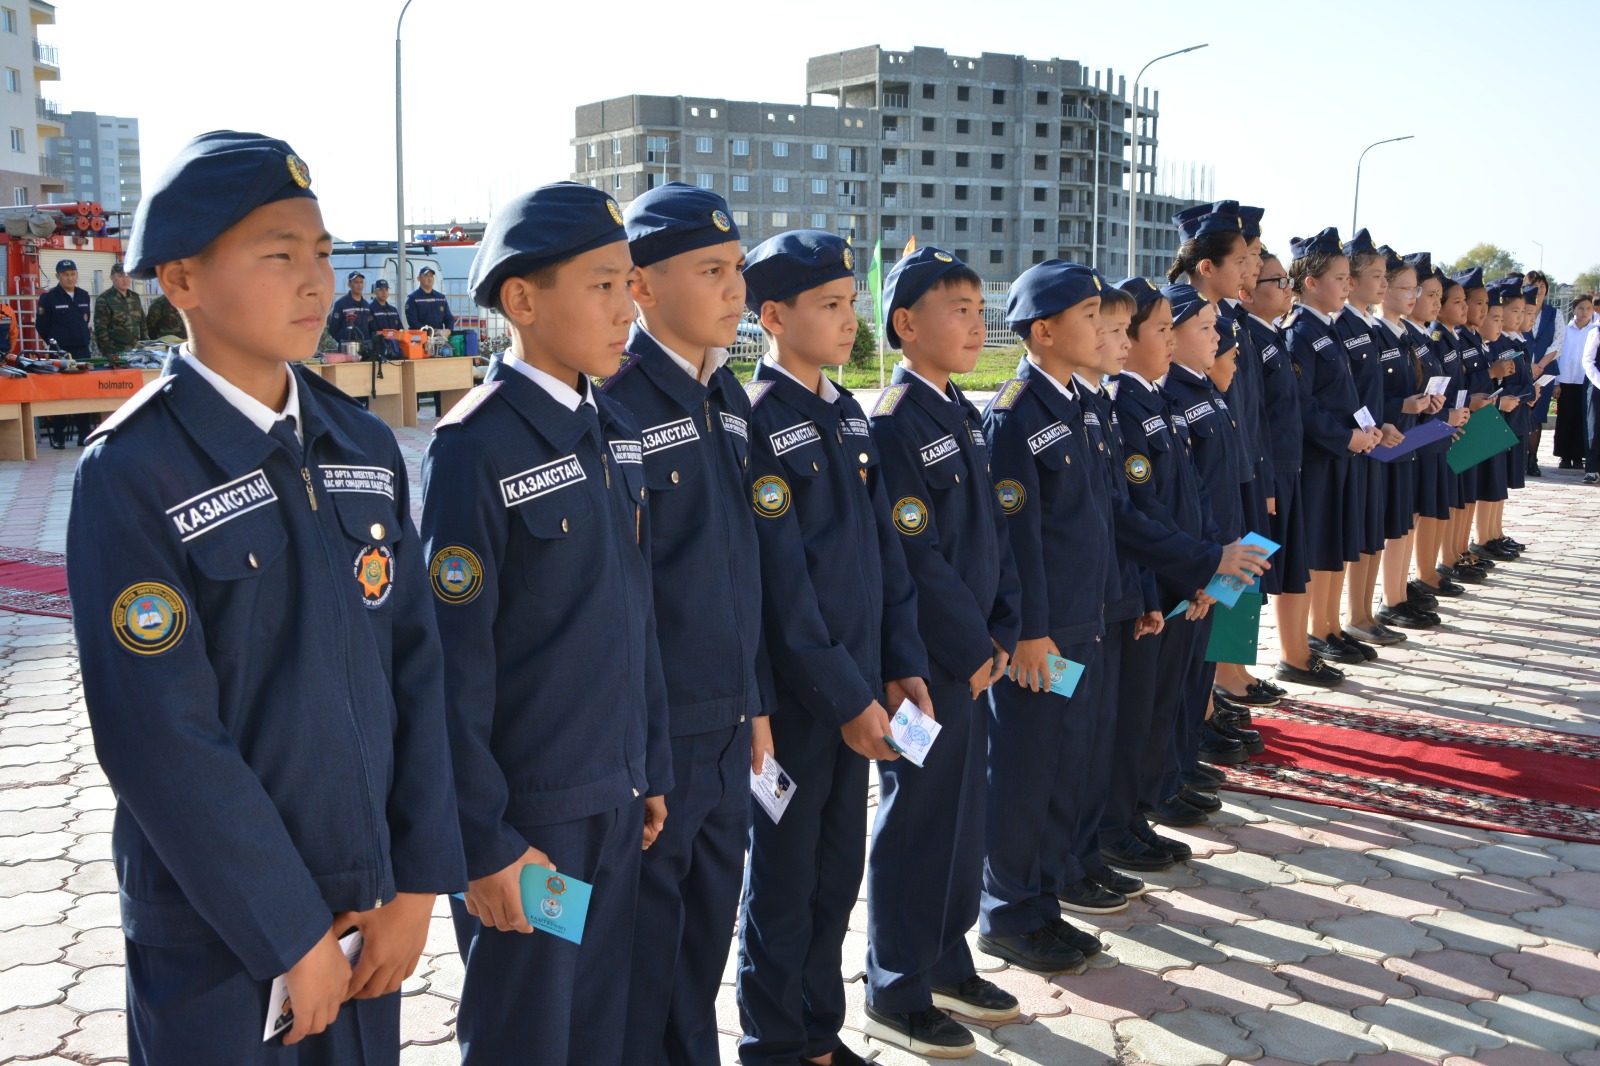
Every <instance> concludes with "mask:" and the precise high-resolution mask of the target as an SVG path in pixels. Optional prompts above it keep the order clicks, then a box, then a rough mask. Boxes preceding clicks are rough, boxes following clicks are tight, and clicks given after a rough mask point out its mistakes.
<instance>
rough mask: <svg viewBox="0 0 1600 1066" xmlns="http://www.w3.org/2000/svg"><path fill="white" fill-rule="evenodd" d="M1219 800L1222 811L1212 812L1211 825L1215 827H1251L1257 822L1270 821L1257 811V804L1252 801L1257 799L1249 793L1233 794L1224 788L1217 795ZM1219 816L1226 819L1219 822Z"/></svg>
mask: <svg viewBox="0 0 1600 1066" xmlns="http://www.w3.org/2000/svg"><path fill="white" fill-rule="evenodd" d="M1217 798H1218V799H1219V800H1221V801H1222V809H1221V810H1220V811H1212V812H1211V824H1213V825H1217V826H1222V825H1250V824H1252V823H1255V822H1265V821H1270V819H1269V818H1268V817H1267V816H1266V815H1265V814H1262V813H1261V812H1260V811H1258V810H1256V807H1255V804H1254V803H1252V802H1251V800H1253V799H1256V798H1257V797H1255V796H1252V795H1251V794H1250V793H1248V792H1233V791H1230V790H1228V789H1226V788H1224V789H1223V790H1222V791H1221V792H1218V793H1217ZM1218 815H1224V816H1226V817H1225V818H1224V819H1222V820H1218Z"/></svg>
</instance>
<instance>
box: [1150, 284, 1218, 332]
mask: <svg viewBox="0 0 1600 1066" xmlns="http://www.w3.org/2000/svg"><path fill="white" fill-rule="evenodd" d="M1161 295H1163V296H1165V297H1166V298H1167V302H1168V303H1170V304H1171V305H1172V325H1173V328H1174V329H1176V328H1177V327H1178V326H1181V325H1183V324H1184V323H1185V322H1187V321H1189V319H1191V318H1193V317H1194V316H1195V315H1198V314H1199V313H1200V309H1201V308H1202V307H1205V306H1206V305H1207V304H1209V303H1210V302H1211V301H1210V300H1208V299H1207V298H1206V297H1205V296H1204V295H1202V294H1201V292H1200V290H1199V289H1197V288H1195V287H1194V286H1193V285H1167V286H1165V287H1163V288H1162V290H1161Z"/></svg>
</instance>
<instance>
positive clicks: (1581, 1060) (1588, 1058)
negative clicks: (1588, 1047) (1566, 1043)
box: [1566, 1051, 1600, 1066]
mask: <svg viewBox="0 0 1600 1066" xmlns="http://www.w3.org/2000/svg"><path fill="white" fill-rule="evenodd" d="M1566 1059H1567V1061H1568V1062H1570V1063H1571V1064H1572V1066H1600V1051H1572V1052H1568V1053H1567V1056H1566Z"/></svg>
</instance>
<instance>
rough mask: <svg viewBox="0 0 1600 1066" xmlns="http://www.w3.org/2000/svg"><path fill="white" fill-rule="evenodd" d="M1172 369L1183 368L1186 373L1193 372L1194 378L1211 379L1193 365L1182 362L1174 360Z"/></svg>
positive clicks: (1200, 379)
mask: <svg viewBox="0 0 1600 1066" xmlns="http://www.w3.org/2000/svg"><path fill="white" fill-rule="evenodd" d="M1172 369H1174V370H1182V371H1184V372H1185V373H1188V374H1192V375H1194V379H1195V380H1196V381H1210V380H1211V379H1210V378H1208V377H1206V376H1205V375H1204V374H1202V373H1200V371H1198V370H1195V369H1193V368H1192V367H1187V366H1184V365H1183V364H1182V363H1178V362H1174V363H1173V364H1172Z"/></svg>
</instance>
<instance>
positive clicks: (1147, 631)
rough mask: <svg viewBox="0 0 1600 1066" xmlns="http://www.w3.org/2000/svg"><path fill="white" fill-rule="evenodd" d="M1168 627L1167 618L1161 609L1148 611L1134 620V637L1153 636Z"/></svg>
mask: <svg viewBox="0 0 1600 1066" xmlns="http://www.w3.org/2000/svg"><path fill="white" fill-rule="evenodd" d="M1165 628H1167V620H1166V618H1164V617H1163V616H1162V614H1161V612H1160V611H1146V612H1145V613H1144V614H1141V615H1140V616H1139V617H1138V618H1136V619H1134V622H1133V639H1134V640H1138V639H1139V638H1140V637H1153V636H1155V635H1157V634H1159V633H1160V632H1161V631H1162V630H1163V629H1165Z"/></svg>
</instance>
